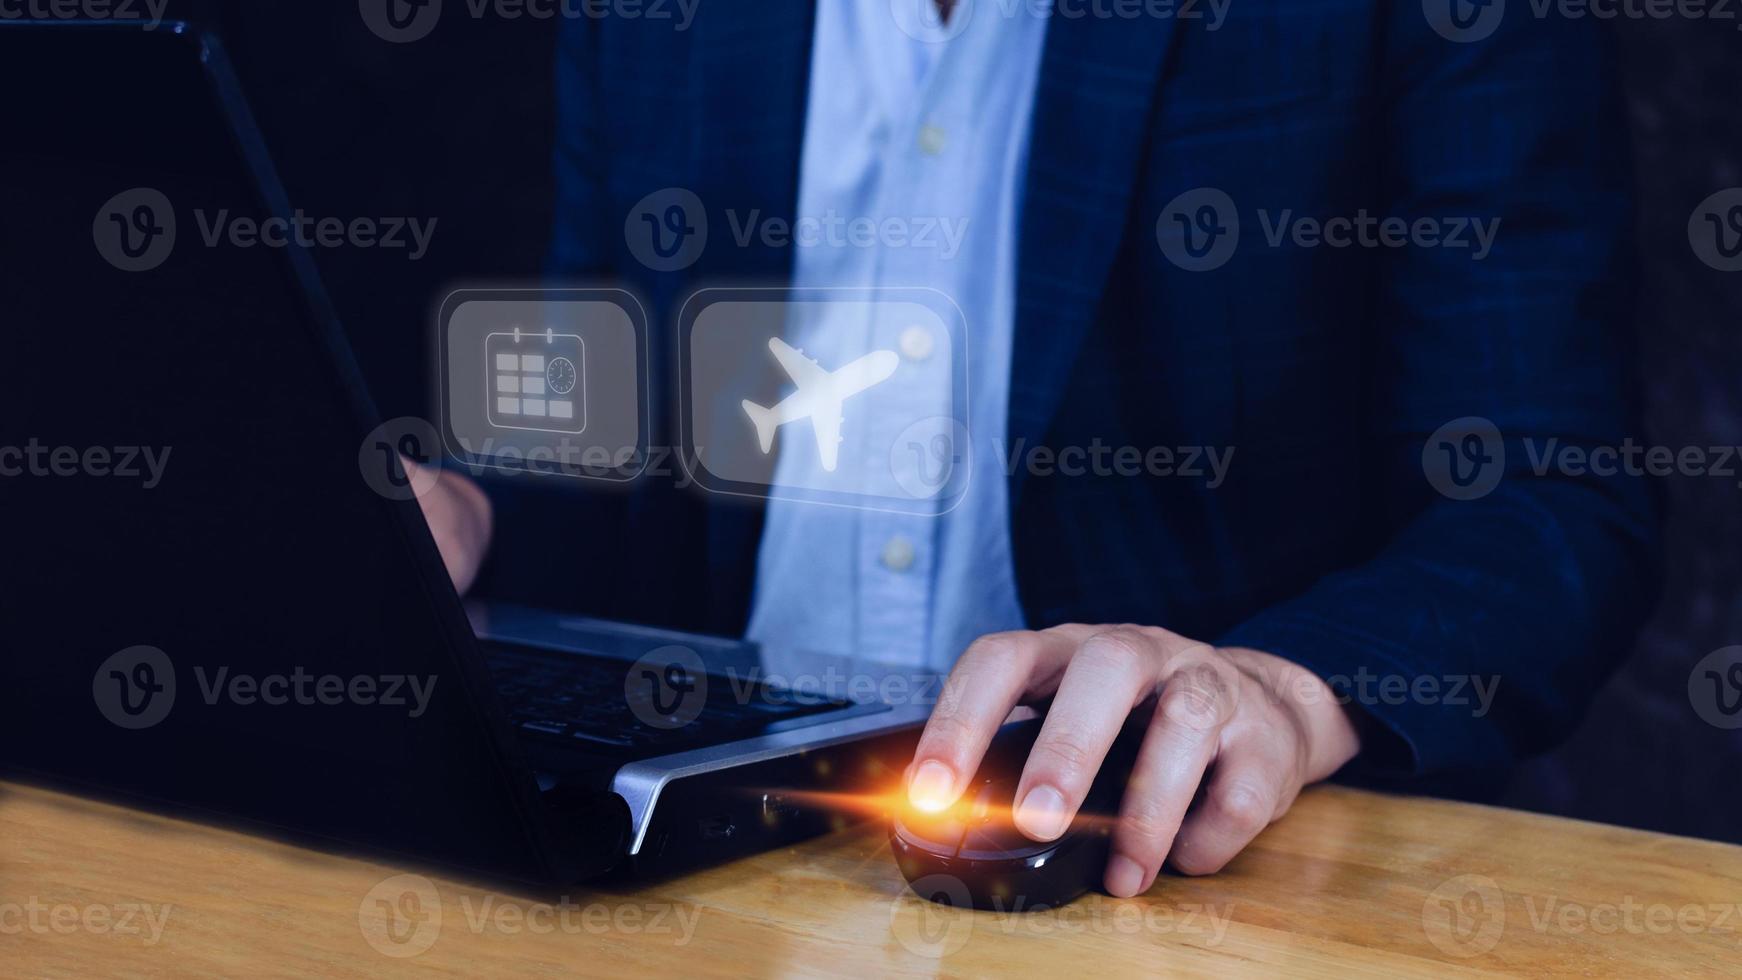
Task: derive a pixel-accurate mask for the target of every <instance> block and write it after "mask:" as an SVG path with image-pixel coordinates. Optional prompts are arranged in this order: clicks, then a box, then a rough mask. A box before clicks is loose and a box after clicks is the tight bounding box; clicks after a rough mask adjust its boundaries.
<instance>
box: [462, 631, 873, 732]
mask: <svg viewBox="0 0 1742 980" xmlns="http://www.w3.org/2000/svg"><path fill="white" fill-rule="evenodd" d="M483 647H484V659H485V661H486V662H487V663H488V664H489V666H490V670H491V673H492V674H493V675H494V676H495V679H496V687H497V692H498V693H499V694H500V695H501V697H502V700H503V701H504V702H505V704H506V705H507V707H508V711H509V715H510V717H511V718H512V720H513V723H514V725H515V727H516V728H517V729H519V731H520V732H521V734H522V735H524V736H527V737H530V738H533V739H536V740H538V741H541V742H561V743H564V744H568V745H571V746H574V747H577V748H584V749H592V750H595V751H596V750H599V749H640V748H649V747H658V748H672V749H675V748H677V747H679V746H682V745H686V744H689V743H695V742H722V741H729V740H731V739H733V738H748V737H750V736H753V735H757V734H760V733H761V732H762V731H764V730H766V729H767V728H768V726H769V725H770V724H773V723H777V722H782V721H787V720H790V719H794V718H802V717H805V716H808V715H815V714H819V713H822V712H825V711H835V710H839V709H841V708H845V707H849V706H850V704H849V702H845V701H837V700H834V699H831V698H827V697H822V696H819V695H806V694H801V693H797V692H789V691H784V690H778V689H775V688H771V687H769V686H768V685H764V684H757V683H752V682H750V681H748V680H744V679H738V678H726V677H720V676H717V675H708V677H707V678H706V682H705V683H697V684H695V689H696V690H697V691H701V692H703V693H704V694H705V697H706V700H705V702H704V703H703V704H702V705H701V710H700V711H699V712H697V713H696V714H695V717H694V718H693V719H691V720H689V721H688V722H687V723H680V722H681V719H682V714H688V713H689V711H688V710H683V711H682V714H667V713H663V712H662V711H661V710H660V709H661V707H664V708H672V707H673V705H672V704H664V705H661V704H659V703H658V702H659V701H660V700H661V698H660V693H662V692H659V691H656V687H655V685H654V684H653V683H652V682H649V683H647V684H645V685H643V684H634V683H626V682H627V681H629V679H630V678H629V673H628V671H629V667H630V664H629V662H628V661H624V660H618V659H615V658H611V657H595V656H588V655H585V654H571V653H546V652H543V651H540V650H537V649H535V648H528V647H519V646H509V645H506V644H500V643H488V642H486V643H484V644H483ZM666 680H667V681H668V684H669V682H670V681H672V680H676V681H678V682H679V684H680V685H682V684H684V683H686V682H687V683H694V680H695V679H691V678H686V677H683V676H678V677H669V676H668V678H666ZM670 691H671V688H670V687H669V686H667V687H666V689H665V690H664V692H663V693H665V694H666V695H668V696H669V695H670ZM683 708H684V709H692V710H693V708H694V704H693V703H687V704H684V705H683Z"/></svg>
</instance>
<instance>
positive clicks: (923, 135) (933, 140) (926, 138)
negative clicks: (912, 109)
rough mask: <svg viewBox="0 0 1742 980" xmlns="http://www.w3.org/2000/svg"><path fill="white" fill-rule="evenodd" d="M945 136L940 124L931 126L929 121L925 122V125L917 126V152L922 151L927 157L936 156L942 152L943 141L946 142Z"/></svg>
mask: <svg viewBox="0 0 1742 980" xmlns="http://www.w3.org/2000/svg"><path fill="white" fill-rule="evenodd" d="M947 136H948V134H947V133H945V132H944V129H943V127H942V126H933V125H931V124H930V123H927V124H926V125H924V126H921V127H919V152H921V153H924V154H925V155H926V156H928V157H935V156H937V155H938V154H939V153H942V152H944V143H945V142H946V137H947Z"/></svg>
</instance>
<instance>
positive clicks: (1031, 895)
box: [889, 725, 1136, 912]
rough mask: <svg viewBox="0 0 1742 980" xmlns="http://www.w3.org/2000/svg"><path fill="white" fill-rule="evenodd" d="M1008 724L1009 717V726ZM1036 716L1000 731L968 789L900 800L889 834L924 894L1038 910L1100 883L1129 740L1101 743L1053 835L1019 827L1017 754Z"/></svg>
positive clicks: (1131, 746) (1130, 754)
mask: <svg viewBox="0 0 1742 980" xmlns="http://www.w3.org/2000/svg"><path fill="white" fill-rule="evenodd" d="M1010 727H1011V726H1007V730H1008V729H1009V728H1010ZM1037 730H1038V725H1030V726H1029V727H1027V728H1026V729H1023V730H1018V731H1015V732H1011V733H1009V734H1007V733H1006V732H1000V734H999V736H998V738H997V739H996V740H995V741H994V747H993V749H992V750H990V751H988V753H987V755H986V759H985V761H984V762H982V763H981V765H980V771H979V772H978V773H976V774H975V776H974V779H973V780H972V781H971V782H970V783H969V785H968V788H967V790H965V791H964V792H963V793H962V796H961V798H960V799H959V800H957V802H956V803H955V805H954V806H952V807H950V808H949V809H947V810H944V811H943V812H941V813H925V812H922V811H920V810H918V809H916V808H914V807H912V806H902V807H900V808H899V809H898V810H897V812H896V814H895V816H894V818H893V819H892V820H891V822H890V827H889V844H890V847H891V848H892V849H893V851H894V854H895V863H896V865H897V866H898V867H900V868H901V873H902V875H903V876H905V877H906V878H907V881H908V884H909V885H911V886H913V888H914V891H915V893H916V894H918V895H920V897H922V898H926V899H929V900H931V901H934V902H939V903H941V904H945V905H959V904H962V903H964V902H966V903H967V904H969V905H972V906H973V907H974V908H977V909H986V910H989V911H996V912H1025V911H1040V910H1043V909H1047V908H1054V907H1057V906H1059V905H1063V904H1065V903H1067V902H1070V901H1072V900H1074V899H1076V898H1077V897H1078V896H1080V895H1082V894H1083V893H1084V892H1087V891H1089V890H1090V889H1098V888H1100V887H1101V882H1102V878H1103V876H1104V875H1105V873H1106V869H1107V857H1108V851H1109V847H1110V844H1111V838H1112V830H1113V825H1114V823H1115V821H1116V818H1117V815H1118V813H1119V800H1120V798H1121V797H1122V796H1123V795H1124V789H1125V783H1126V779H1127V777H1128V775H1129V773H1130V769H1131V760H1132V759H1133V758H1134V757H1135V751H1136V740H1135V739H1134V738H1133V737H1130V736H1128V735H1122V736H1121V737H1120V740H1119V742H1118V743H1115V746H1114V749H1113V750H1112V751H1110V752H1109V753H1108V758H1107V760H1106V761H1105V762H1104V763H1103V764H1102V766H1101V770H1100V773H1099V774H1098V775H1097V776H1096V778H1095V783H1094V786H1093V787H1092V788H1091V789H1090V791H1089V794H1088V796H1087V797H1086V798H1085V799H1084V802H1083V806H1082V808H1081V809H1079V810H1078V812H1077V816H1076V819H1075V820H1073V821H1072V822H1071V826H1070V828H1069V829H1068V830H1066V831H1065V832H1064V833H1063V834H1062V835H1060V836H1059V837H1058V838H1057V839H1056V840H1051V841H1035V840H1030V839H1029V838H1027V837H1025V836H1023V834H1022V832H1021V831H1019V830H1017V829H1016V825H1015V823H1014V821H1013V819H1012V817H1013V814H1014V810H1015V797H1016V788H1017V783H1018V781H1019V779H1020V777H1021V775H1022V761H1023V760H1025V759H1026V758H1027V756H1028V752H1027V749H1028V746H1029V745H1031V744H1032V743H1033V741H1034V735H1035V734H1036V732H1037Z"/></svg>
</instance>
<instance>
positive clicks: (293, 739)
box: [0, 22, 936, 884]
mask: <svg viewBox="0 0 1742 980" xmlns="http://www.w3.org/2000/svg"><path fill="white" fill-rule="evenodd" d="M0 90H4V91H6V92H9V93H11V97H9V99H8V108H7V111H6V113H5V114H4V119H3V120H0V127H3V129H4V136H3V137H0V215H4V217H5V220H6V221H7V222H8V224H9V227H8V228H7V230H6V232H5V234H4V235H0V269H4V270H5V272H4V277H5V284H4V286H3V288H0V335H3V336H4V338H5V344H6V346H5V351H4V354H0V365H4V371H3V378H0V515H4V521H5V525H6V533H5V538H4V542H5V543H4V551H5V560H4V561H0V644H4V648H5V655H4V657H3V660H0V662H3V664H4V666H3V671H4V675H3V676H0V770H3V771H4V773H5V775H6V776H7V778H13V779H26V780H30V781H37V782H46V783H49V784H53V785H70V786H73V787H77V788H81V789H83V790H85V791H94V792H97V793H99V794H102V795H106V796H107V795H113V796H118V797H120V798H123V799H125V800H128V801H130V802H135V803H138V802H143V803H145V804H147V805H150V806H153V807H159V808H165V809H169V810H172V811H176V812H187V811H191V812H194V813H196V814H217V815H222V817H224V818H225V819H227V820H238V821H241V822H243V823H244V824H246V825H249V826H251V827H253V828H254V829H257V830H265V831H267V832H273V833H278V834H281V835H283V836H286V837H288V838H291V839H294V840H297V841H299V842H301V841H309V842H314V843H316V844H317V846H323V847H327V848H338V849H341V850H345V849H352V848H357V849H362V850H365V851H368V852H387V853H392V854H396V855H405V856H410V857H413V858H416V859H419V860H422V861H427V862H431V863H436V864H440V865H445V866H450V867H457V868H464V869H469V870H473V871H476V872H479V873H482V874H485V875H489V876H500V877H503V878H508V879H516V880H523V881H530V882H542V883H551V884H561V883H569V882H574V881H579V880H582V879H586V878H589V877H591V876H595V875H598V874H602V873H604V872H607V871H610V870H612V869H623V870H626V871H628V872H631V873H639V874H659V873H664V872H667V871H673V870H681V869H683V868H686V867H690V866H693V865H695V864H699V863H705V862H711V861H716V860H720V859H724V858H728V857H731V856H733V855H737V854H743V853H747V852H750V851H754V850H758V849H763V848H769V847H774V846H777V845H780V844H783V843H785V842H788V841H791V840H794V839H797V838H800V837H803V836H806V835H809V834H815V833H818V832H821V831H823V830H826V829H829V828H830V827H831V826H838V825H839V824H840V821H841V819H842V817H843V816H851V815H852V814H851V813H850V812H843V811H841V810H840V809H838V808H835V807H829V806H818V805H817V804H816V803H815V801H816V800H819V799H829V798H839V797H840V796H842V795H843V794H846V795H854V794H866V793H876V792H880V791H887V790H888V789H889V788H890V787H892V786H893V785H894V784H896V782H897V781H898V780H899V778H900V768H901V767H902V766H903V765H904V764H905V762H906V758H907V753H908V752H909V751H910V750H911V746H912V742H913V739H914V738H915V737H916V736H917V733H918V730H919V728H920V726H921V725H922V724H923V722H924V719H925V716H926V714H927V713H928V706H929V705H930V704H931V703H932V702H933V701H934V700H935V697H934V695H935V680H936V678H935V677H932V678H929V679H928V678H927V676H926V675H924V674H914V673H912V672H911V671H900V672H895V671H894V670H893V669H892V668H886V667H883V666H881V665H878V664H875V663H869V662H859V661H852V660H843V659H837V658H828V657H816V656H810V655H805V654H802V653H795V652H788V651H775V650H769V649H763V648H758V647H756V646H753V645H750V644H747V643H744V642H741V641H735V640H731V639H725V638H718V637H704V636H695V635H689V634H680V633H673V632H668V631H664V630H658V629H651V628H645V627H637V626H629V625H623V624H617V623H611V622H605V621H599V620H594V619H588V618H583V617H575V616H565V615H562V614H559V613H553V612H548V611H540V610H536V609H530V608H523V607H516V606H512V605H505V604H474V605H472V606H470V607H467V606H465V605H464V604H462V602H461V600H460V598H459V597H458V595H457V594H456V593H455V591H454V588H453V586H452V585H451V583H450V581H449V579H448V576H447V574H446V572H445V570H444V567H443V564H442V561H441V558H440V555H439V553H438V551H437V549H436V546H435V544H434V541H433V539H432V538H431V535H430V532H429V529H428V527H427V525H426V524H425V522H424V520H423V517H422V514H421V511H420V509H419V505H418V503H417V502H416V500H415V499H401V495H396V494H394V493H391V492H385V493H384V492H380V490H379V487H378V486H373V485H372V482H373V481H371V480H370V479H367V478H366V476H365V472H366V470H367V468H368V467H367V464H366V462H365V463H361V464H360V459H366V458H367V457H368V456H370V455H371V454H372V446H371V445H370V440H371V438H372V436H371V433H373V432H375V431H377V427H378V426H379V425H380V424H381V423H382V420H381V419H379V418H378V417H377V415H376V411H375V409H374V407H373V406H372V404H371V400H370V398H369V395H368V393H367V392H366V390H365V387H364V385H363V383H362V380H361V378H360V375H359V373H358V370H357V367H356V365H355V363H354V361H353V359H352V356H351V354H350V351H349V350H348V348H347V345H346V342H345V338H344V335H343V333H342V331H341V329H340V326H339V323H338V321H337V319H336V317H335V314H334V311H333V309H332V307H331V306H330V304H329V301H328V300H327V298H326V296H325V295H324V293H323V290H322V288H321V286H320V283H319V280H318V278H317V276H316V273H315V267H314V265H313V263H312V262H311V260H310V257H309V255H308V254H307V253H306V252H305V251H304V250H302V249H301V248H298V247H294V246H292V247H265V246H258V245H257V246H255V247H229V246H227V245H226V244H225V243H222V242H221V243H219V245H218V246H213V245H211V244H209V243H208V241H207V240H206V236H205V229H204V228H202V222H205V221H208V220H209V218H208V217H207V216H210V215H216V214H219V213H220V212H227V213H228V214H230V215H249V216H257V217H271V216H279V217H284V216H288V215H290V214H291V213H292V211H291V206H290V203H289V202H288V201H287V200H286V199H285V194H284V192H283V190H282V189H281V187H280V185H279V183H278V181H277V180H276V178H275V176H274V173H273V169H272V166H271V164H270V162H269V160H268V159H267V156H266V154H265V152H264V149H263V143H262V141H261V138H260V136H259V135H258V133H257V132H256V130H255V127H254V125H253V124H252V122H251V120H250V116H249V112H248V109H247V106H246V105H245V103H244V101H243V99H242V96H241V93H240V89H239V87H238V85H237V83H236V81H235V80H234V78H233V76H232V73H231V71H230V69H229V68H228V67H227V64H226V61H225V57H224V53H223V49H222V47H221V46H220V45H219V43H218V42H217V41H216V40H215V39H214V38H212V37H210V36H208V35H205V34H202V33H200V32H199V31H196V30H194V29H192V28H190V27H189V26H187V25H184V24H166V25H162V26H160V27H159V28H157V29H156V30H151V31H145V30H140V29H139V28H138V27H132V26H126V25H119V24H87V23H66V22H63V23H31V22H11V23H3V24H0ZM395 445H397V443H395ZM375 455H377V456H381V457H383V458H385V456H384V455H383V454H375ZM387 477H388V479H389V480H390V482H393V483H396V484H397V483H403V482H404V480H405V479H406V474H405V473H404V472H398V473H392V472H390V473H388V474H387ZM536 478H537V477H531V476H522V477H521V479H536ZM596 560H604V561H609V560H610V558H609V556H597V558H596ZM892 678H893V679H895V680H897V681H898V682H897V683H890V680H891V679H892ZM805 679H809V683H802V681H804V680H805ZM895 701H899V702H900V703H893V702H895Z"/></svg>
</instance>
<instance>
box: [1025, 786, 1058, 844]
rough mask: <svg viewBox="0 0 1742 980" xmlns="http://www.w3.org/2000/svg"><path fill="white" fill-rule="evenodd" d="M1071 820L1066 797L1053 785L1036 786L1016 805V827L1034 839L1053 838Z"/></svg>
mask: <svg viewBox="0 0 1742 980" xmlns="http://www.w3.org/2000/svg"><path fill="white" fill-rule="evenodd" d="M1069 821H1070V814H1068V813H1067V812H1066V808H1065V798H1064V795H1063V794H1061V793H1060V792H1059V791H1058V790H1056V789H1053V788H1052V787H1051V786H1036V787H1035V788H1033V789H1031V790H1029V791H1028V795H1027V796H1024V797H1023V798H1022V802H1021V803H1020V804H1018V805H1017V807H1016V829H1017V830H1020V831H1022V832H1023V834H1025V835H1027V836H1028V837H1031V838H1033V839H1034V840H1053V839H1055V838H1057V837H1058V836H1059V835H1060V834H1062V833H1064V832H1065V824H1066V823H1068V822H1069Z"/></svg>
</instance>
